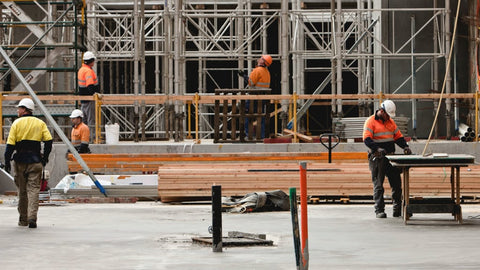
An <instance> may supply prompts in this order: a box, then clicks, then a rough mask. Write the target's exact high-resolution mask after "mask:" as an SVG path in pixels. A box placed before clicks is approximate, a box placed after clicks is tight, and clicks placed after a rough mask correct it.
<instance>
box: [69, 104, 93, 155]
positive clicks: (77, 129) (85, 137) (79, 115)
mask: <svg viewBox="0 0 480 270" xmlns="http://www.w3.org/2000/svg"><path fill="white" fill-rule="evenodd" d="M70 120H71V121H72V124H73V128H72V136H71V140H72V144H73V147H75V149H76V150H77V152H78V153H90V149H89V148H88V143H89V141H90V129H89V128H88V126H87V125H85V124H84V123H83V112H82V111H81V110H79V109H75V110H73V111H72V114H71V115H70Z"/></svg>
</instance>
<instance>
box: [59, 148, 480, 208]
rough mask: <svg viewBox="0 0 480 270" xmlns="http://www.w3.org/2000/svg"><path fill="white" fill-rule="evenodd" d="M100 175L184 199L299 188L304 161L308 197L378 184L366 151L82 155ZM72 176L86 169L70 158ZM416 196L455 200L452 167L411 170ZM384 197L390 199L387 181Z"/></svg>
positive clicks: (366, 190)
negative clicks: (132, 177)
mask: <svg viewBox="0 0 480 270" xmlns="http://www.w3.org/2000/svg"><path fill="white" fill-rule="evenodd" d="M82 158H83V159H84V161H85V162H86V163H87V165H88V166H89V168H90V170H91V171H92V172H94V173H95V174H145V173H155V174H158V194H159V196H160V197H161V200H162V201H164V202H168V201H184V200H195V199H200V198H201V199H204V198H209V197H210V196H211V186H212V185H221V186H222V195H224V196H244V195H245V194H247V193H250V192H259V191H269V190H275V189H281V190H283V191H285V192H286V193H287V194H288V189H289V188H290V187H297V188H299V171H298V169H299V165H298V164H299V162H300V161H306V162H307V169H308V172H307V181H308V192H307V193H308V195H309V196H320V197H322V196H326V197H330V196H339V197H355V196H361V197H365V196H369V197H371V196H372V192H373V191H372V190H373V185H372V182H371V175H370V171H369V168H368V162H367V155H366V153H363V152H362V153H345V152H333V153H332V160H333V161H334V163H327V162H328V154H327V153H291V152H282V153H220V154H219V153H215V154H211V153H198V154H168V153H162V154H146V153H137V154H135V153H131V154H126V153H125V154H82ZM67 163H68V167H69V171H70V172H72V173H77V172H79V171H82V168H81V167H80V165H79V164H78V163H77V161H76V160H75V159H74V157H73V156H72V155H71V154H70V155H69V156H68V161H67ZM460 177H461V189H460V192H461V196H462V197H470V198H473V199H476V198H477V196H479V195H480V181H479V179H480V165H474V166H470V167H468V168H461V170H460ZM410 179H411V180H410V182H411V183H410V194H411V196H412V197H428V196H442V197H450V194H451V188H450V169H449V168H442V167H440V168H411V169H410ZM384 187H385V195H386V196H390V194H391V190H390V187H389V184H388V180H385V184H384Z"/></svg>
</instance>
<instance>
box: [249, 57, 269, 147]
mask: <svg viewBox="0 0 480 270" xmlns="http://www.w3.org/2000/svg"><path fill="white" fill-rule="evenodd" d="M272 62H273V60H272V57H271V56H270V55H262V56H261V57H260V58H258V60H257V66H256V67H255V68H254V69H253V70H252V72H251V73H250V76H249V77H248V87H249V88H250V89H259V90H266V89H270V71H268V67H269V66H270V65H271V64H272ZM255 103H256V102H254V104H253V106H254V108H255V109H256V108H257V106H256V104H255ZM249 106H250V102H249V100H247V102H246V110H247V111H248V109H249ZM262 107H263V106H262ZM245 134H246V135H247V136H248V118H246V119H245ZM261 136H262V138H265V118H262V124H261Z"/></svg>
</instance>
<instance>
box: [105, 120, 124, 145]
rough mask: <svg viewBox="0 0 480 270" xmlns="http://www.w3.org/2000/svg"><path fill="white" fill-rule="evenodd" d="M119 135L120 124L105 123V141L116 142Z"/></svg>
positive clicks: (108, 142) (107, 142)
mask: <svg viewBox="0 0 480 270" xmlns="http://www.w3.org/2000/svg"><path fill="white" fill-rule="evenodd" d="M119 136H120V126H119V125H118V124H117V123H115V124H113V125H105V143H106V144H118V140H119Z"/></svg>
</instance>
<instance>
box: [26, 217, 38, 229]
mask: <svg viewBox="0 0 480 270" xmlns="http://www.w3.org/2000/svg"><path fill="white" fill-rule="evenodd" d="M28 228H37V221H36V220H34V219H29V220H28Z"/></svg>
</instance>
